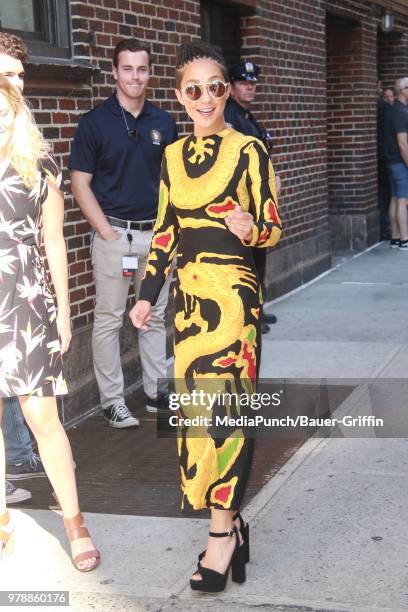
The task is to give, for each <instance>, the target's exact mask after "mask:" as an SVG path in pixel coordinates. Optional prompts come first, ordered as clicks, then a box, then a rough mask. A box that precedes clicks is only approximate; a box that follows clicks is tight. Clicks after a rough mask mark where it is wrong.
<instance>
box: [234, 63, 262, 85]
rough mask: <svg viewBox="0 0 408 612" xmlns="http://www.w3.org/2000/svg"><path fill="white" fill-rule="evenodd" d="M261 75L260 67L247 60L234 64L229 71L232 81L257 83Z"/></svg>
mask: <svg viewBox="0 0 408 612" xmlns="http://www.w3.org/2000/svg"><path fill="white" fill-rule="evenodd" d="M258 75H259V66H257V65H256V64H254V63H253V62H251V61H249V60H247V61H245V62H240V63H239V64H234V66H231V68H230V71H229V78H230V81H252V82H253V83H256V82H257V80H258Z"/></svg>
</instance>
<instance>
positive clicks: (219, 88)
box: [182, 79, 228, 102]
mask: <svg viewBox="0 0 408 612" xmlns="http://www.w3.org/2000/svg"><path fill="white" fill-rule="evenodd" d="M204 87H205V88H206V90H207V93H208V95H210V96H211V97H212V98H214V99H216V100H220V99H221V98H223V97H224V96H225V94H226V92H227V89H228V83H224V82H223V81H221V80H220V79H215V80H214V81H210V82H208V83H190V85H187V86H186V87H185V88H184V89H183V91H182V93H183V94H184V95H185V96H186V98H188V99H189V100H190V101H191V102H197V100H199V99H200V98H201V97H202V95H203V92H204Z"/></svg>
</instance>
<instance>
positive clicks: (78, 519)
mask: <svg viewBox="0 0 408 612" xmlns="http://www.w3.org/2000/svg"><path fill="white" fill-rule="evenodd" d="M83 525H84V517H83V516H82V514H81V512H78V514H77V515H76V516H73V517H72V518H69V519H65V518H64V527H65V529H66V531H67V537H68V541H69V542H70V543H71V542H74V541H75V540H80V539H81V538H89V537H90V535H89V531H88V529H87V528H86V527H84V526H83ZM92 558H94V559H95V561H94V563H93V565H90V566H89V567H84V568H83V569H82V568H80V567H78V563H81V561H87V560H88V559H92ZM100 559H101V557H100V554H99V551H98V550H96V549H94V548H93V549H91V550H86V551H85V552H82V553H79V554H78V555H76V556H75V557H73V558H72V563H73V564H74V567H75V568H76V569H77V570H78V571H80V572H90V571H92V570H93V569H95V568H96V567H98V565H99V563H100Z"/></svg>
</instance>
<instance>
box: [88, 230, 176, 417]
mask: <svg viewBox="0 0 408 612" xmlns="http://www.w3.org/2000/svg"><path fill="white" fill-rule="evenodd" d="M114 229H115V230H116V231H117V232H118V234H120V238H119V239H118V240H103V239H102V238H101V237H100V236H99V235H98V234H97V233H94V234H93V239H92V244H91V253H92V257H91V261H92V265H93V273H94V281H95V288H96V298H95V318H94V328H93V335H92V350H93V363H94V369H95V376H96V380H97V383H98V387H99V393H100V398H101V404H102V408H104V409H105V408H108V407H109V406H112V405H119V404H124V403H125V400H124V384H123V372H122V367H121V362H120V347H119V330H120V328H121V327H122V325H123V314H124V312H125V309H126V301H127V297H128V293H129V287H130V283H131V282H132V281H133V283H134V286H135V293H136V297H137V296H138V295H139V290H140V284H141V281H142V278H143V274H144V270H145V267H146V263H147V257H148V254H149V249H150V242H151V239H152V236H153V232H152V231H145V232H142V231H136V230H131V231H130V232H129V231H128V230H126V229H122V228H119V227H115V228H114ZM128 233H130V234H131V235H132V237H133V240H132V244H131V252H132V254H134V255H137V257H138V263H139V266H138V268H137V270H136V275H135V276H134V277H133V278H132V277H130V278H129V277H124V276H123V273H122V256H123V255H128V254H129V242H128V239H127V234H128ZM170 283H171V274H169V276H168V278H167V281H166V283H165V284H164V286H163V288H162V290H161V292H160V295H159V298H158V300H157V303H156V305H155V306H153V307H152V318H151V319H150V321H149V323H148V330H147V331H143V330H139V332H138V334H139V352H140V358H141V362H142V372H143V388H144V391H145V393H146V395H148V396H149V397H150V398H152V399H155V398H156V395H157V379H159V378H161V379H165V378H166V376H167V373H166V329H165V325H164V312H165V309H166V305H167V299H168V293H169V286H170Z"/></svg>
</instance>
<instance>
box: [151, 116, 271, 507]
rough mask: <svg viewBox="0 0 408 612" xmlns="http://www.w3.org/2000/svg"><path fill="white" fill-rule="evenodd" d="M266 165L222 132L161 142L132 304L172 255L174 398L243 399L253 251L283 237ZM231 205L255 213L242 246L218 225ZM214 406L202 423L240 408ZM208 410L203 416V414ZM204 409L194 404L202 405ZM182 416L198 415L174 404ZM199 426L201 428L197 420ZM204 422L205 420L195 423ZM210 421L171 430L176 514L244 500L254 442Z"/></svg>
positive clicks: (255, 334)
mask: <svg viewBox="0 0 408 612" xmlns="http://www.w3.org/2000/svg"><path fill="white" fill-rule="evenodd" d="M276 201H277V197H276V188H275V178H274V172H273V168H272V165H271V162H270V159H269V157H268V154H267V152H266V149H265V148H264V146H263V144H262V143H261V142H260V141H259V140H257V139H256V138H254V137H252V136H244V135H243V134H240V133H239V132H236V131H235V130H233V129H230V128H226V129H224V130H223V131H222V132H219V133H218V134H214V135H212V136H208V137H205V138H200V137H195V136H188V137H187V138H182V139H180V140H178V141H177V142H175V143H173V144H171V145H169V146H168V147H167V148H166V152H165V157H164V159H163V166H162V175H161V185H160V201H159V211H158V218H157V223H156V226H155V230H154V236H153V239H152V244H151V250H150V255H149V260H148V264H147V267H146V273H145V278H144V280H143V283H142V287H141V292H140V299H145V300H148V301H150V302H151V303H152V304H154V303H155V301H156V299H157V296H158V294H159V291H160V289H161V287H162V285H163V283H164V281H165V278H166V275H167V274H168V272H169V269H170V264H171V261H172V259H173V256H174V254H175V252H176V251H177V280H176V286H175V304H176V312H177V314H176V317H175V338H174V376H175V379H176V391H177V392H178V393H180V392H189V393H190V394H191V392H192V391H193V390H194V389H196V390H197V389H203V388H205V389H211V391H214V390H215V391H217V392H221V394H222V392H223V391H226V392H228V391H229V392H230V397H233V395H232V394H233V393H236V394H237V395H235V396H234V397H237V396H238V394H240V393H248V392H249V393H251V392H253V391H254V389H255V384H256V379H257V374H258V372H257V363H258V358H259V351H260V315H261V308H262V306H261V301H262V298H261V291H260V286H259V281H258V277H257V275H256V269H255V266H254V260H253V255H252V250H251V248H249V247H254V246H255V247H270V246H273V245H275V244H276V243H277V242H278V240H279V237H280V234H281V223H280V219H279V216H278V213H277V205H276ZM237 204H239V205H240V206H241V208H242V209H243V210H245V211H249V212H251V213H252V214H253V216H254V225H253V239H252V241H251V242H250V243H246V242H243V241H241V240H240V239H239V238H237V236H235V235H234V234H232V233H231V232H230V231H229V229H228V228H227V226H226V224H225V217H226V216H227V215H228V214H229V213H230V212H231V211H232V210H234V208H235V207H236V205H237ZM217 397H218V400H217V401H216V402H215V401H213V402H210V404H209V405H208V406H206V407H205V409H204V414H206V416H207V417H212V416H214V415H215V414H217V415H219V417H220V418H222V415H223V414H224V415H225V414H227V416H228V417H233V416H237V415H238V416H239V414H240V406H239V403H238V404H237V403H235V404H234V403H233V402H231V403H230V404H228V402H227V404H225V405H224V403H223V402H222V401H219V398H220V397H221V395H220V394H219V393H218V394H217ZM210 405H211V410H210V411H208V409H209V407H210ZM201 408H202V406H201ZM181 411H182V413H183V416H184V417H185V418H188V417H192V416H194V415H197V414H198V413H200V414H203V410H201V412H200V410H198V412H197V408H196V404H194V406H193V405H191V406H187V407H186V406H182V407H181ZM200 422H201V421H200ZM203 422H204V421H203ZM213 431H215V430H213V424H212V423H211V422H209V421H208V418H207V419H206V420H205V422H204V425H202V426H197V425H196V426H194V427H193V426H187V425H183V426H181V427H180V428H179V432H178V434H179V435H178V450H179V457H180V470H181V484H182V491H183V503H182V507H190V508H193V509H195V510H198V509H201V508H218V509H228V510H236V509H238V508H239V506H240V502H241V499H242V496H243V493H244V488H245V484H246V480H247V477H248V473H249V467H250V463H251V456H252V444H251V442H252V440H249V439H247V438H245V436H244V435H243V432H242V429H241V428H238V427H230V428H229V429H227V431H228V434H227V435H225V436H223V437H222V438H219V437H217V436H215V435H214V433H213Z"/></svg>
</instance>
